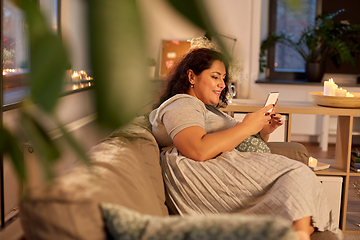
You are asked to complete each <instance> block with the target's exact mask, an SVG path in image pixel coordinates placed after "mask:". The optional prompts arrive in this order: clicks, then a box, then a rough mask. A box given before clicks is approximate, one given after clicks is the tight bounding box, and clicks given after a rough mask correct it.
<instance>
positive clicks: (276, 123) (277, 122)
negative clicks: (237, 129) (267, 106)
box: [261, 113, 284, 135]
mask: <svg viewBox="0 0 360 240" xmlns="http://www.w3.org/2000/svg"><path fill="white" fill-rule="evenodd" d="M283 124H284V123H283V121H281V114H276V113H273V114H271V120H270V121H269V124H268V125H265V126H264V127H263V129H262V130H261V132H262V133H263V134H267V135H269V134H270V133H272V132H273V131H275V130H276V129H277V128H278V127H280V126H281V125H283Z"/></svg>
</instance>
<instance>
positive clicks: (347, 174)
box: [222, 99, 360, 234]
mask: <svg viewBox="0 0 360 240" xmlns="http://www.w3.org/2000/svg"><path fill="white" fill-rule="evenodd" d="M262 106H263V101H258V100H250V99H233V101H232V103H231V104H229V105H228V106H227V107H226V108H224V109H222V110H223V111H225V112H228V113H229V114H231V115H233V114H234V113H236V112H254V111H257V110H259V109H260V108H262ZM276 112H278V113H281V114H284V115H287V116H288V124H287V129H288V131H287V139H288V141H291V131H289V129H291V119H292V114H313V115H333V116H337V118H338V119H337V130H336V147H335V159H319V161H321V162H326V163H329V164H331V167H330V168H329V169H326V170H322V171H317V172H316V174H317V175H319V176H341V177H343V188H342V189H343V190H342V201H341V215H340V228H341V229H342V230H343V231H344V232H346V233H354V234H360V231H353V230H354V228H353V227H351V226H353V225H354V224H356V222H358V223H360V213H359V214H358V215H356V214H357V213H351V221H347V220H348V218H347V217H348V216H347V209H348V196H349V184H350V178H351V177H360V173H355V172H353V171H351V170H350V157H351V146H352V131H353V123H354V117H359V116H360V109H345V108H331V107H321V106H318V105H315V104H314V103H312V102H290V101H289V102H284V101H282V102H279V103H278V105H277V108H276ZM358 204H360V199H359V200H358ZM354 214H355V216H354ZM357 217H358V218H357ZM358 229H359V228H358ZM359 230H360V229H359Z"/></svg>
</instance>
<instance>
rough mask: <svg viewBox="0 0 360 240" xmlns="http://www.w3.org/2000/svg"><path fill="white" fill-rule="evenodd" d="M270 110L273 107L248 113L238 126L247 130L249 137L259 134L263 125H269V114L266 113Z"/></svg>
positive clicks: (268, 106)
mask: <svg viewBox="0 0 360 240" xmlns="http://www.w3.org/2000/svg"><path fill="white" fill-rule="evenodd" d="M271 108H273V105H271V104H270V105H267V106H265V107H264V108H262V109H260V110H258V111H256V112H253V113H248V114H246V115H245V117H244V119H243V121H242V122H241V123H238V124H243V125H245V126H246V129H248V130H249V132H251V135H253V134H256V133H258V132H260V131H261V129H263V127H264V126H265V125H268V124H269V122H270V120H271V116H270V113H268V111H269V110H270V109H271Z"/></svg>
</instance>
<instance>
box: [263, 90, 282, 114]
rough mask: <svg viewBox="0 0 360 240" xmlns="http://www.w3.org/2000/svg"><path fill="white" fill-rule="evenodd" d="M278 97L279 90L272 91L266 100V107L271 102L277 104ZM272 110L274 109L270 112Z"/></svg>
mask: <svg viewBox="0 0 360 240" xmlns="http://www.w3.org/2000/svg"><path fill="white" fill-rule="evenodd" d="M278 97H279V92H270V93H269V95H268V97H267V99H266V101H265V104H264V107H265V106H267V105H269V104H275V103H276V100H277V99H278ZM271 111H272V109H270V110H269V111H268V112H271Z"/></svg>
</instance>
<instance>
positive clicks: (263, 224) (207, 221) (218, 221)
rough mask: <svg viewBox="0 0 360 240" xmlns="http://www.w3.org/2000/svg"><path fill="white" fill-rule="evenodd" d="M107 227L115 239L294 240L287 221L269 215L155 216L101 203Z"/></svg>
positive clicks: (289, 223) (291, 229) (290, 226)
mask: <svg viewBox="0 0 360 240" xmlns="http://www.w3.org/2000/svg"><path fill="white" fill-rule="evenodd" d="M101 209H102V213H103V217H104V220H105V224H106V227H107V229H108V231H109V233H110V235H111V237H112V238H113V239H115V240H117V239H142V240H146V239H158V240H161V239H164V240H165V239H166V240H171V239H176V240H181V239H187V240H192V239H194V240H195V239H196V240H198V239H228V240H231V239H247V240H251V239H267V240H272V239H273V240H282V239H283V240H285V239H286V240H291V239H296V238H295V234H294V231H293V228H292V224H291V222H289V221H285V220H282V219H278V218H274V217H270V216H248V215H240V214H213V215H197V216H189V215H187V216H182V217H181V216H169V217H154V216H149V215H143V214H140V213H137V212H135V211H132V210H130V209H127V208H125V207H123V206H119V205H116V204H110V203H102V204H101Z"/></svg>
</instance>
